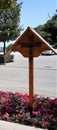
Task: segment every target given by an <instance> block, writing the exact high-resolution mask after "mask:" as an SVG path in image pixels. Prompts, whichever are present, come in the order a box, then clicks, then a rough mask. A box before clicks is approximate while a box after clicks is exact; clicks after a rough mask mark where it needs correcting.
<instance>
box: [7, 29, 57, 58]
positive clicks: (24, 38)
mask: <svg viewBox="0 0 57 130" xmlns="http://www.w3.org/2000/svg"><path fill="white" fill-rule="evenodd" d="M30 48H33V57H37V56H39V55H40V54H41V53H42V52H43V51H45V50H52V51H53V52H54V53H55V54H56V55H57V52H56V51H55V50H54V49H53V47H52V46H51V45H50V44H49V43H48V42H47V41H46V40H44V39H43V38H42V37H41V36H40V35H39V34H38V33H37V32H36V31H35V30H34V29H32V28H30V27H27V29H26V30H25V31H24V32H23V34H22V35H21V36H20V37H18V39H17V40H16V41H15V43H14V44H13V45H12V46H11V48H10V49H9V50H8V52H7V53H6V55H8V54H10V53H11V52H12V51H14V52H15V51H18V52H20V53H21V54H22V55H23V56H24V57H29V50H30Z"/></svg>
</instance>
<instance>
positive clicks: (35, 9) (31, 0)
mask: <svg viewBox="0 0 57 130" xmlns="http://www.w3.org/2000/svg"><path fill="white" fill-rule="evenodd" d="M17 2H18V3H20V2H23V4H22V7H21V14H20V26H23V28H24V29H26V28H27V27H28V26H30V27H32V28H34V27H37V26H39V25H42V24H45V23H46V22H47V20H48V19H50V18H51V17H52V16H53V15H54V14H55V11H56V9H57V0H17ZM11 43H14V41H13V42H11V41H10V42H9V43H6V46H8V44H11ZM1 45H2V46H3V43H1V44H0V46H1Z"/></svg>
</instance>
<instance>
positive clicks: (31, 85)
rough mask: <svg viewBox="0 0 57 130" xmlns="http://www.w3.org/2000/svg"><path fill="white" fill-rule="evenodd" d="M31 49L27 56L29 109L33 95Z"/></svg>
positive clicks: (31, 105)
mask: <svg viewBox="0 0 57 130" xmlns="http://www.w3.org/2000/svg"><path fill="white" fill-rule="evenodd" d="M32 51H33V50H32V49H30V56H29V107H30V108H32V107H33V95H34V86H33V55H32V54H33V53H32Z"/></svg>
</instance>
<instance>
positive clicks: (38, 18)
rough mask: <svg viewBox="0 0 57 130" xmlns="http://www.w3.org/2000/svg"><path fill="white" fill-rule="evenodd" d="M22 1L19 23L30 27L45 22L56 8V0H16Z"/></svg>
mask: <svg viewBox="0 0 57 130" xmlns="http://www.w3.org/2000/svg"><path fill="white" fill-rule="evenodd" d="M17 1H18V3H20V2H21V1H22V2H23V4H22V8H21V15H20V20H21V21H20V25H21V26H22V25H23V27H24V29H25V28H26V27H27V26H30V27H32V28H34V27H37V26H39V25H42V24H45V23H46V22H47V20H48V19H50V18H51V17H52V16H53V15H54V14H55V11H56V9H57V0H17Z"/></svg>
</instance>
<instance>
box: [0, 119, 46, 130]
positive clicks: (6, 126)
mask: <svg viewBox="0 0 57 130" xmlns="http://www.w3.org/2000/svg"><path fill="white" fill-rule="evenodd" d="M22 129H23V130H36V129H37V130H45V129H40V128H35V127H30V126H25V125H20V124H17V123H11V122H7V121H1V120H0V130H22Z"/></svg>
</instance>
